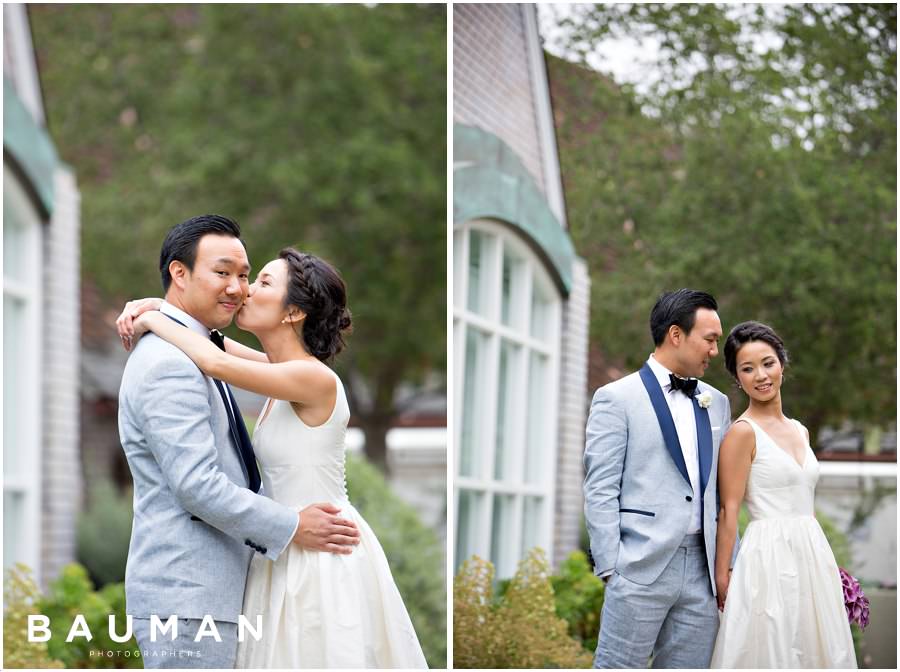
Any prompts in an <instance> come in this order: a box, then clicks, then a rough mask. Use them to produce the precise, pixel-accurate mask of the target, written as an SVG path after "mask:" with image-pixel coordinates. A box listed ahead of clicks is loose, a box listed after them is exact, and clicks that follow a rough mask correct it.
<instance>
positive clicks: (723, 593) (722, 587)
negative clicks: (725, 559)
mask: <svg viewBox="0 0 900 672" xmlns="http://www.w3.org/2000/svg"><path fill="white" fill-rule="evenodd" d="M729 583H731V570H730V569H729V570H728V573H727V574H726V575H725V576H724V577H723V576H719V575H716V602H718V603H719V611H724V610H725V598H726V597H727V596H728V584H729Z"/></svg>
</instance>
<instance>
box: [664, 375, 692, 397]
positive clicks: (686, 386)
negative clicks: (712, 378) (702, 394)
mask: <svg viewBox="0 0 900 672" xmlns="http://www.w3.org/2000/svg"><path fill="white" fill-rule="evenodd" d="M669 382H671V383H672V387H671V388H670V389H669V392H673V391H675V390H680V391H681V392H684V394H685V396H687V397H689V398H690V397H693V396H694V392H695V391H696V390H697V379H696V378H679V377H678V376H676V375H675V374H674V373H670V374H669Z"/></svg>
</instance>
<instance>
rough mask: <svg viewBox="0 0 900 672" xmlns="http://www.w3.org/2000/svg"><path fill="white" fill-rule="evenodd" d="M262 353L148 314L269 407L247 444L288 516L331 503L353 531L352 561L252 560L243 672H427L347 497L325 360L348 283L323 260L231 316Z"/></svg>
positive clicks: (290, 256) (342, 421) (272, 277)
mask: <svg viewBox="0 0 900 672" xmlns="http://www.w3.org/2000/svg"><path fill="white" fill-rule="evenodd" d="M237 325H238V326H239V327H240V328H241V329H244V330H246V331H250V332H252V333H254V334H255V335H256V336H257V338H258V339H259V341H260V343H261V344H262V346H263V349H264V351H265V354H263V353H260V352H257V351H255V350H253V349H251V348H246V347H244V346H242V345H240V344H237V343H235V342H234V341H231V340H230V339H226V341H227V344H226V345H225V348H226V352H225V353H223V352H222V351H221V350H219V348H218V347H216V345H214V344H213V343H211V342H210V341H209V340H207V339H205V338H203V337H202V336H200V335H198V334H196V333H193V332H191V331H190V330H189V329H185V328H184V327H181V326H179V325H178V324H176V323H175V322H173V321H172V320H170V319H168V318H166V317H164V316H163V315H162V314H161V313H159V312H157V311H154V310H150V311H148V312H144V313H143V314H141V315H140V316H139V317H138V318H137V319H136V320H135V321H134V332H135V339H136V338H137V337H139V336H140V334H141V333H143V332H144V331H146V330H148V329H149V330H152V331H153V332H154V333H156V334H157V335H158V336H160V337H161V338H164V339H166V340H168V341H170V342H171V343H173V344H174V345H176V346H177V347H178V348H180V349H181V350H183V351H184V352H185V353H186V354H187V355H188V356H189V357H190V358H191V359H192V360H194V362H195V363H196V364H197V366H198V367H200V369H201V370H202V371H203V372H204V373H206V374H207V375H210V376H212V377H214V378H217V379H219V380H224V381H225V382H227V383H230V384H232V385H235V386H237V387H241V388H244V389H247V390H251V391H254V392H258V393H260V394H265V395H268V396H269V397H270V399H269V401H268V402H267V403H266V406H265V409H264V412H263V415H262V416H261V418H260V421H259V423H258V424H257V426H256V429H255V431H254V434H253V448H254V452H255V454H256V458H257V461H258V462H259V464H260V467H261V475H262V480H263V484H264V487H265V492H266V494H267V495H268V496H270V497H272V498H273V499H275V500H276V501H278V502H280V503H282V504H284V505H286V506H289V507H291V508H295V509H302V508H304V507H305V506H307V505H309V504H312V503H314V502H328V503H330V504H333V505H335V506H336V507H338V508H339V509H340V512H341V516H343V517H344V518H346V519H349V520H351V521H353V522H354V523H355V524H356V526H357V528H358V530H359V535H360V543H359V545H358V546H356V547H355V548H354V550H353V552H352V553H350V554H346V555H345V554H340V553H325V552H319V551H311V550H306V549H304V548H300V547H299V546H297V545H296V544H289V545H288V548H287V549H286V550H285V551H284V552H282V553H281V555H280V556H279V557H278V559H277V560H276V561H275V562H271V561H269V560H267V559H265V558H262V557H261V556H259V555H258V554H255V555H254V558H253V560H252V561H251V564H250V569H249V573H248V576H247V584H246V588H245V591H244V605H243V614H244V616H246V617H247V618H248V620H249V622H250V624H251V625H254V624H255V623H256V622H257V621H256V616H257V615H262V617H263V619H262V622H263V633H262V637H261V639H260V640H259V641H256V640H254V639H253V637H250V636H248V637H245V639H244V641H243V642H240V643H239V644H238V651H237V659H236V665H235V666H236V667H239V668H294V669H298V668H382V669H384V668H425V667H427V664H426V661H425V657H424V655H423V653H422V649H421V647H420V645H419V641H418V639H417V637H416V633H415V630H414V628H413V625H412V622H411V621H410V618H409V615H408V613H407V611H406V607H405V606H404V604H403V600H402V598H401V596H400V593H399V591H398V590H397V586H396V584H395V583H394V579H393V577H392V576H391V571H390V567H389V566H388V562H387V558H386V557H385V554H384V551H383V550H382V548H381V545H380V544H379V543H378V539H377V538H376V537H375V534H374V533H373V532H372V529H371V528H370V527H369V526H368V524H367V523H366V521H365V520H363V518H362V516H361V515H360V514H359V512H358V511H357V510H356V509H355V508H354V507H353V505H352V504H351V503H350V502H349V500H348V499H347V490H346V485H345V480H344V456H345V452H344V451H345V449H344V436H345V433H346V430H347V421H348V420H349V418H350V410H349V408H348V405H347V398H346V395H345V392H344V386H343V384H342V383H341V380H340V378H338V376H337V374H335V373H334V372H333V371H332V370H331V369H330V368H329V367H328V366H327V365H326V364H325V363H324V362H325V361H328V360H330V359H331V358H332V357H333V356H334V355H335V354H337V353H338V352H339V351H340V350H341V348H342V347H343V339H342V336H341V333H342V332H343V331H345V330H347V329H348V328H349V326H350V314H349V311H347V309H346V292H345V288H344V283H343V280H341V278H340V276H339V275H338V274H337V272H336V271H335V270H334V269H333V268H332V267H331V266H329V265H328V264H327V263H326V262H324V261H323V260H321V259H319V258H317V257H314V256H312V255H307V254H302V253H300V252H298V251H297V250H294V249H292V248H288V249H285V250H282V252H281V254H280V255H279V258H278V259H275V260H273V261H270V262H269V263H268V264H266V266H264V267H263V269H262V270H261V271H260V272H259V274H258V276H257V279H256V282H254V283H253V284H252V285H251V286H250V289H249V295H248V297H247V299H246V300H245V302H244V305H243V307H242V308H241V310H240V312H239V313H238V315H237Z"/></svg>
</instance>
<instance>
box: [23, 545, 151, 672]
mask: <svg viewBox="0 0 900 672" xmlns="http://www.w3.org/2000/svg"><path fill="white" fill-rule="evenodd" d="M39 609H40V612H39V613H42V614H44V615H46V616H47V617H48V618H49V619H50V631H51V632H52V633H53V635H52V637H51V639H50V641H49V642H48V643H47V644H48V646H47V649H48V651H49V653H50V656H51V657H53V658H55V659H57V660H60V661H62V662H63V663H64V664H65V666H66V667H81V668H113V669H114V668H140V667H143V661H142V660H141V658H140V654H139V650H138V646H137V643H136V641H135V639H134V637H132V638H131V639H130V640H129V641H127V642H123V643H119V642H114V641H113V640H112V639H111V638H110V636H109V616H110V615H114V616H115V618H116V631H117V632H118V633H119V634H122V633H123V632H124V631H125V618H126V617H125V586H124V585H123V584H121V583H117V584H109V585H107V586H105V587H104V588H103V590H101V591H99V592H95V591H94V585H93V584H92V583H91V580H90V578H89V577H88V573H87V570H86V569H85V568H84V567H82V566H81V565H79V564H76V563H73V564H70V565H66V566H65V567H64V568H63V570H62V572H61V573H60V575H59V577H58V578H57V579H56V580H55V581H54V582H53V583H51V584H50V590H49V592H48V594H47V596H46V597H44V598H42V599H41V600H40V601H39ZM76 614H82V615H83V616H84V620H85V622H86V623H87V626H88V628H90V631H91V635H93V638H92V639H91V641H87V639H86V638H84V637H75V638H74V639H73V640H72V641H71V642H66V635H67V634H68V633H69V630H70V629H71V627H72V623H73V622H74V620H75V615H76Z"/></svg>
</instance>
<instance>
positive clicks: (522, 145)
mask: <svg viewBox="0 0 900 672" xmlns="http://www.w3.org/2000/svg"><path fill="white" fill-rule="evenodd" d="M534 11H535V8H534V6H533V5H521V4H502V5H500V4H484V5H470V4H465V5H458V4H454V5H453V120H454V121H456V122H460V123H463V124H468V125H470V126H477V127H478V128H481V129H483V130H485V131H489V132H491V133H493V134H494V135H496V136H497V137H499V138H500V139H502V140H503V141H504V142H506V144H508V145H509V146H510V147H511V148H512V150H513V151H514V152H515V153H516V154H517V155H518V157H519V158H520V159H521V160H522V162H523V164H524V165H525V168H526V169H527V170H528V172H529V173H530V174H531V176H532V177H533V178H534V181H535V184H536V185H537V186H538V188H539V189H541V191H543V192H544V193H546V192H547V188H546V185H545V184H544V171H543V168H542V165H541V158H542V157H541V144H540V143H541V141H540V133H539V131H538V120H537V111H536V109H535V98H536V95H537V94H536V92H535V90H534V87H535V82H534V81H533V77H532V74H531V69H530V67H529V54H528V46H527V42H526V38H525V25H526V22H525V14H524V13H525V12H534ZM545 95H546V94H545Z"/></svg>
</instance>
